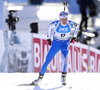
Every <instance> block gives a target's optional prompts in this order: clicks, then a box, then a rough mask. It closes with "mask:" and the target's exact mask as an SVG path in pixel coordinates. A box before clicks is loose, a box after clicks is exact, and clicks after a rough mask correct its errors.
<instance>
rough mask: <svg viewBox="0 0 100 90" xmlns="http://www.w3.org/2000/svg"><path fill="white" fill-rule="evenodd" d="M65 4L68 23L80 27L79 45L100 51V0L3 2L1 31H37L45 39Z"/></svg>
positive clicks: (0, 2)
mask: <svg viewBox="0 0 100 90" xmlns="http://www.w3.org/2000/svg"><path fill="white" fill-rule="evenodd" d="M62 1H65V2H67V6H66V11H67V12H68V13H69V20H72V21H74V22H76V23H78V24H80V32H79V34H78V38H77V42H79V43H83V44H86V45H90V46H93V47H95V48H97V49H100V42H99V39H100V0H85V1H84V0H0V29H3V30H16V31H21V32H32V30H33V29H32V28H35V29H36V31H35V32H36V33H39V34H44V35H46V34H47V30H48V25H49V24H50V23H51V22H52V21H55V20H58V19H59V13H60V12H61V11H63V10H64V5H63V3H62ZM83 1H84V3H82V2H83ZM11 10H15V11H11ZM9 11H10V12H9ZM10 15H12V16H13V18H14V23H13V24H14V25H12V26H11V27H10V24H11V23H10V22H12V21H10V20H9V18H11V17H10ZM2 23H3V24H2ZM34 25H35V26H34Z"/></svg>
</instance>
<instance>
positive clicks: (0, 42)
mask: <svg viewBox="0 0 100 90" xmlns="http://www.w3.org/2000/svg"><path fill="white" fill-rule="evenodd" d="M7 42H8V39H7V32H6V31H5V30H0V72H7V71H8V70H7V60H8V53H7V52H8V45H7Z"/></svg>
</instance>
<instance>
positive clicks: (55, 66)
mask: <svg viewBox="0 0 100 90" xmlns="http://www.w3.org/2000/svg"><path fill="white" fill-rule="evenodd" d="M33 41H34V43H33V45H34V48H33V49H34V51H33V54H34V55H33V58H34V71H35V72H39V71H40V69H41V67H42V65H43V63H44V62H45V60H46V56H47V53H48V51H49V46H48V45H47V44H46V39H42V38H41V39H40V38H39V37H37V38H36V37H35V38H34V40H33ZM41 44H42V45H41ZM80 47H81V48H80ZM41 48H42V49H41ZM77 48H78V51H79V52H80V54H81V55H82V56H83V59H82V58H81V57H80V55H79V53H78V52H77V50H76V49H75V47H74V45H70V50H69V53H68V58H67V72H88V71H91V72H100V53H97V52H96V51H95V52H94V50H91V51H90V52H89V53H90V62H88V49H87V47H86V48H85V47H84V46H81V45H80V46H79V44H78V46H77ZM84 61H85V62H84ZM86 63H87V64H88V65H90V69H89V70H88V66H87V64H86ZM48 66H49V68H50V70H49V71H48V70H47V72H61V70H62V69H61V67H62V60H61V51H60V52H59V53H57V54H56V55H55V57H54V58H53V60H52V62H51V63H50V64H49V65H48Z"/></svg>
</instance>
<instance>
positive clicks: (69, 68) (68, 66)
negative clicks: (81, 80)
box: [67, 50, 72, 72]
mask: <svg viewBox="0 0 100 90" xmlns="http://www.w3.org/2000/svg"><path fill="white" fill-rule="evenodd" d="M71 64H72V62H71V51H70V50H69V54H68V60H67V71H70V72H72V65H71Z"/></svg>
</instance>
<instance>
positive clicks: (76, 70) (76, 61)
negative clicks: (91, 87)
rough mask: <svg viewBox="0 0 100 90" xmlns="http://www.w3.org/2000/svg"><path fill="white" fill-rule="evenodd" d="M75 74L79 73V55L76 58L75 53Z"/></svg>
mask: <svg viewBox="0 0 100 90" xmlns="http://www.w3.org/2000/svg"><path fill="white" fill-rule="evenodd" d="M76 58H77V59H76ZM75 72H79V54H78V56H77V55H76V52H75Z"/></svg>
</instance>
